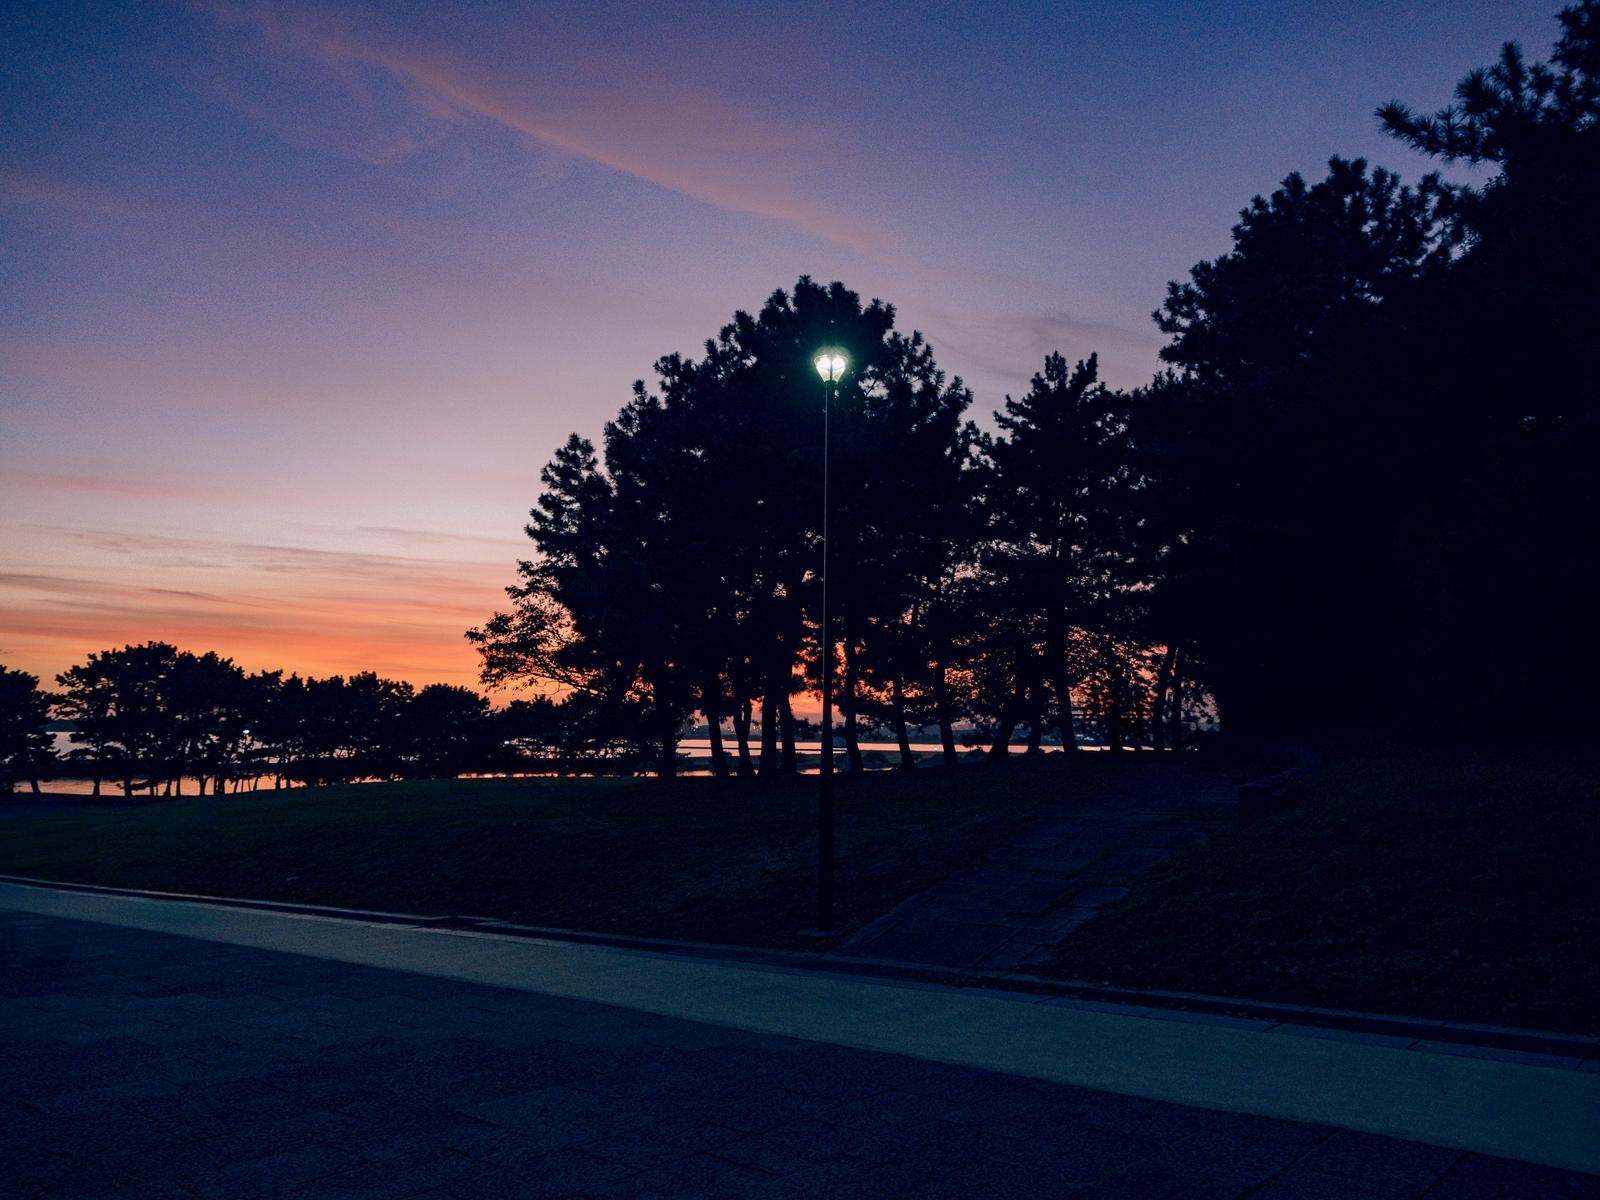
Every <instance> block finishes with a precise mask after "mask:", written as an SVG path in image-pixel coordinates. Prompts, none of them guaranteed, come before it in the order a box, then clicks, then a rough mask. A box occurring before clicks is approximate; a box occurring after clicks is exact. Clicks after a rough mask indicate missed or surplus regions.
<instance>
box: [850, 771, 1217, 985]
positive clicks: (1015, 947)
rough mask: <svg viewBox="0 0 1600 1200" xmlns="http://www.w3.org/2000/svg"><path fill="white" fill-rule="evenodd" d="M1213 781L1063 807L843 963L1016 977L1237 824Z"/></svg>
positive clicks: (857, 941)
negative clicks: (1147, 877) (1131, 889)
mask: <svg viewBox="0 0 1600 1200" xmlns="http://www.w3.org/2000/svg"><path fill="white" fill-rule="evenodd" d="M1236 793H1237V788H1236V787H1235V786H1234V785H1233V784H1232V783H1229V782H1223V781H1221V780H1219V779H1218V778H1217V776H1216V775H1215V774H1211V773H1202V772H1198V771H1195V772H1187V771H1186V772H1177V771H1162V772H1154V773H1151V772H1141V773H1139V774H1138V775H1136V776H1133V777H1131V778H1129V779H1128V781H1127V783H1126V784H1125V786H1124V787H1123V788H1122V789H1121V790H1120V791H1119V792H1117V793H1114V794H1112V795H1109V796H1108V795H1105V794H1103V793H1100V794H1097V795H1096V796H1095V798H1094V799H1092V800H1087V801H1085V800H1077V799H1073V798H1072V797H1070V796H1068V797H1064V798H1063V799H1062V800H1061V801H1060V802H1058V803H1057V804H1055V805H1053V806H1052V807H1051V808H1049V809H1048V810H1046V811H1045V812H1043V813H1041V814H1040V816H1039V818H1038V820H1036V821H1034V822H1031V823H1030V824H1029V826H1028V827H1027V828H1026V829H1025V830H1024V831H1023V832H1021V833H1019V834H1017V835H1016V836H1014V837H1012V838H1011V839H1010V840H1009V841H1007V842H1005V843H1004V844H1002V845H1000V846H997V847H995V848H994V849H992V850H990V851H989V852H988V854H987V855H986V861H985V862H983V863H982V864H980V865H978V866H975V867H968V868H967V869H965V870H963V871H960V872H958V873H957V874H955V875H953V876H951V877H950V878H949V879H947V880H945V881H944V882H942V883H940V884H938V885H937V886H935V887H932V888H930V889H928V890H927V891H925V892H921V893H919V894H918V895H916V896H913V897H911V898H910V899H908V900H906V901H904V902H903V903H901V904H900V905H898V906H897V907H895V908H894V909H893V910H891V911H890V912H889V913H887V914H885V915H884V916H882V917H880V918H879V919H878V920H876V921H873V922H872V923H871V924H870V925H867V926H866V927H865V928H863V929H861V930H858V931H857V932H856V933H854V934H853V935H851V936H850V937H849V938H847V939H846V940H845V941H844V942H843V943H842V944H841V945H840V946H839V948H838V949H837V951H836V953H839V954H852V955H861V956H864V957H867V958H879V959H889V960H893V961H897V962H914V963H933V964H937V965H939V966H950V967H982V968H986V969H992V970H1001V971H1008V970H1013V969H1015V968H1018V967H1027V966H1029V965H1032V964H1034V963H1037V962H1040V961H1042V960H1044V959H1046V958H1048V957H1049V956H1050V954H1051V952H1052V951H1053V950H1054V948H1055V945H1056V943H1057V942H1059V941H1060V940H1061V939H1062V938H1064V937H1065V936H1066V935H1067V934H1068V933H1070V932H1071V931H1072V930H1073V929H1075V928H1076V927H1077V926H1079V925H1081V924H1083V922H1085V921H1087V920H1088V919H1089V918H1090V917H1092V916H1094V914H1095V912H1096V911H1097V910H1098V909H1099V908H1100V907H1101V906H1102V905H1105V904H1109V903H1110V902H1111V901H1113V900H1117V899H1121V898H1122V897H1123V896H1126V895H1127V894H1128V885H1129V883H1130V882H1131V881H1132V880H1134V879H1135V878H1137V877H1138V876H1140V875H1142V874H1143V873H1144V872H1145V871H1148V870H1149V869H1150V868H1151V867H1153V866H1154V865H1156V864H1157V863H1159V862H1163V861H1165V860H1166V859H1167V858H1169V857H1171V856H1172V855H1173V854H1174V853H1175V852H1176V851H1178V850H1179V849H1181V848H1183V847H1184V846H1188V845H1191V844H1192V843H1194V842H1197V841H1199V840H1200V839H1202V838H1204V837H1207V836H1209V835H1210V834H1212V833H1214V832H1216V831H1217V830H1218V829H1221V828H1225V827H1226V826H1227V825H1229V824H1230V823H1232V821H1233V820H1234V819H1235V812H1236V808H1235V799H1236Z"/></svg>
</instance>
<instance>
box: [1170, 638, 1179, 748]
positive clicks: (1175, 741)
mask: <svg viewBox="0 0 1600 1200" xmlns="http://www.w3.org/2000/svg"><path fill="white" fill-rule="evenodd" d="M1182 662H1183V659H1182V657H1181V656H1180V655H1176V654H1175V655H1173V658H1172V701H1171V704H1170V708H1171V710H1172V711H1171V712H1170V713H1169V714H1168V718H1167V719H1168V726H1167V728H1168V730H1169V732H1170V735H1171V737H1170V741H1171V742H1172V748H1173V749H1174V750H1182V749H1183V675H1182V673H1181V670H1180V668H1181V664H1182Z"/></svg>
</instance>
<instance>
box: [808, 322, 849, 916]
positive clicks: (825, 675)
mask: <svg viewBox="0 0 1600 1200" xmlns="http://www.w3.org/2000/svg"><path fill="white" fill-rule="evenodd" d="M845 366H846V362H845V357H844V355H843V354H841V353H840V352H839V351H837V350H823V351H821V352H819V353H818V355H817V357H816V368H817V374H818V375H820V376H822V572H821V575H820V576H819V580H820V582H821V584H822V618H821V626H822V660H821V661H820V662H819V663H818V664H817V665H818V674H819V675H820V676H821V679H822V746H821V749H822V762H821V765H820V766H819V767H818V769H817V928H816V930H815V931H814V932H815V933H816V934H817V935H818V936H829V935H831V934H834V933H836V932H837V930H835V929H834V925H833V626H832V625H830V624H829V623H828V402H829V399H830V392H831V393H832V395H831V398H832V399H834V400H837V399H838V397H839V379H840V377H841V376H843V375H844V369H845Z"/></svg>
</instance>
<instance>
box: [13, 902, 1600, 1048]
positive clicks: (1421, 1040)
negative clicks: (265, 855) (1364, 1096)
mask: <svg viewBox="0 0 1600 1200" xmlns="http://www.w3.org/2000/svg"><path fill="white" fill-rule="evenodd" d="M0 883H11V884H19V885H21V886H24V887H36V888H46V889H50V890H54V891H65V892H80V893H86V894H89V895H98V896H114V897H124V898H128V899H143V900H167V901H177V902H180V903H185V904H205V905H210V906H214V907H218V908H233V909H243V910H246V911H256V912H271V913H281V914H284V915H288V916H299V917H310V918H324V919H332V920H344V921H361V922H363V923H366V924H373V925H393V926H402V927H410V928H416V929H437V930H443V931H448V932H457V933H469V934H480V935H486V936H495V937H510V938H521V939H527V940H530V941H548V942H563V943H568V944H575V945H585V946H595V947H599V948H603V949H616V950H632V951H639V952H644V953H650V954H660V955H664V956H668V957H676V958H685V957H688V958H699V959H709V960H713V961H719V962H728V963H736V964H741V965H746V966H752V967H759V968H765V969H769V970H778V971H793V972H807V973H825V974H832V975H847V976H853V977H857V978H861V979H863V980H882V981H886V982H895V983H902V984H911V985H913V986H922V987H948V988H974V987H987V988H994V989H999V990H1002V991H1008V992H1013V993H1019V998H1021V996H1022V995H1026V996H1031V997H1033V998H1035V999H1036V1000H1037V1001H1043V1002H1047V1003H1060V1004H1069V1005H1073V1006H1075V1007H1094V1008H1098V1007H1101V1006H1104V1007H1105V1008H1107V1009H1108V1010H1109V1009H1115V1010H1118V1011H1124V1012H1125V1015H1130V1016H1134V1015H1139V1016H1149V1017H1152V1018H1156V1019H1167V1020H1199V1021H1203V1022H1207V1023H1213V1024H1224V1025H1237V1026H1241V1027H1249V1028H1255V1029H1260V1030H1263V1031H1264V1030H1266V1029H1268V1028H1276V1029H1280V1030H1282V1031H1284V1032H1295V1033H1299V1032H1303V1033H1305V1034H1306V1035H1310V1036H1324V1037H1336V1038H1337V1037H1344V1038H1354V1039H1357V1040H1362V1041H1369V1042H1372V1043H1375V1044H1380V1045H1400V1044H1404V1045H1407V1046H1409V1045H1411V1044H1412V1043H1415V1044H1416V1048H1418V1049H1424V1050H1436V1051H1441V1052H1444V1053H1469V1054H1470V1053H1473V1052H1474V1051H1477V1052H1484V1053H1487V1054H1488V1055H1490V1056H1504V1057H1508V1058H1521V1057H1522V1056H1527V1058H1526V1061H1528V1062H1529V1063H1530V1064H1532V1065H1562V1066H1570V1067H1579V1066H1580V1065H1581V1069H1583V1070H1595V1069H1597V1066H1600V1035H1584V1034H1571V1033H1556V1032H1552V1031H1549V1030H1538V1029H1522V1028H1517V1027H1514V1026H1508V1025H1488V1024H1478V1023H1472V1022H1459V1021H1445V1020H1440V1019H1429V1018H1423V1017H1404V1016H1395V1015H1392V1014H1386V1013H1369V1012H1356V1011H1351V1010H1347V1009H1333V1008H1319V1007H1316V1006H1314V1005H1309V1004H1281V1003H1276V1002H1273V1001H1269V1000H1244V999H1236V998H1232V997H1228V996H1214V995H1206V994H1204V993H1199V992H1173V991H1162V990H1155V989H1151V990H1144V989H1137V988H1118V987H1112V986H1110V985H1106V984H1096V983H1090V982H1087V981H1083V980H1058V979H1046V978H1044V977H1042V976H1038V975H1030V974H1027V973H1024V972H1020V971H986V970H981V969H978V968H975V967H970V968H957V967H940V966H930V965H928V964H926V963H907V962H896V961H893V960H889V959H872V958H861V957H857V956H845V955H837V954H830V953H827V952H825V951H824V952H820V953H811V952H806V951H799V950H776V949H770V950H769V949H762V948H759V947H750V946H729V945H720V944H716V943H710V942H684V941H673V940H670V939H667V938H650V937H639V936H629V935H621V934H607V933H592V932H588V931H584V930H576V929H553V928H545V927H541V926H536V925H519V924H517V923H515V922H511V921H503V920H499V919H497V918H494V917H471V916H432V917H429V916H417V915H415V914H410V913H391V912H381V911H375V910H369V909H359V908H335V907H331V906H325V905H314V904H294V903H291V902H288V901H277V900H245V899H234V898H230V897H226V896H205V895H196V894H191V893H186V892H159V891H150V890H145V889H139V888H118V887H110V886H106V885H103V884H93V883H70V882H64V881H60V880H52V879H37V878H34V877H31V876H26V875H9V874H4V873H0ZM1285 1027H1288V1028H1285ZM1539 1059H1561V1060H1566V1061H1565V1062H1562V1063H1560V1064H1557V1063H1555V1062H1539V1061H1537V1060H1539Z"/></svg>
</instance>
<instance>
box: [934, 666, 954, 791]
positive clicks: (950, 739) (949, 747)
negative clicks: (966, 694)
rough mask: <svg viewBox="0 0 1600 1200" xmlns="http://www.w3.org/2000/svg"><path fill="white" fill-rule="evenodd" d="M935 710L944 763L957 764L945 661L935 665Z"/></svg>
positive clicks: (946, 764) (949, 765) (948, 764)
mask: <svg viewBox="0 0 1600 1200" xmlns="http://www.w3.org/2000/svg"><path fill="white" fill-rule="evenodd" d="M933 712H934V719H935V720H937V721H938V722H939V743H940V745H941V746H943V747H944V765H945V766H947V767H953V766H955V765H956V731H955V729H954V728H953V727H952V726H951V724H950V692H949V688H948V685H947V684H946V683H945V678H944V663H942V662H940V663H935V664H934V667H933Z"/></svg>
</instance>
